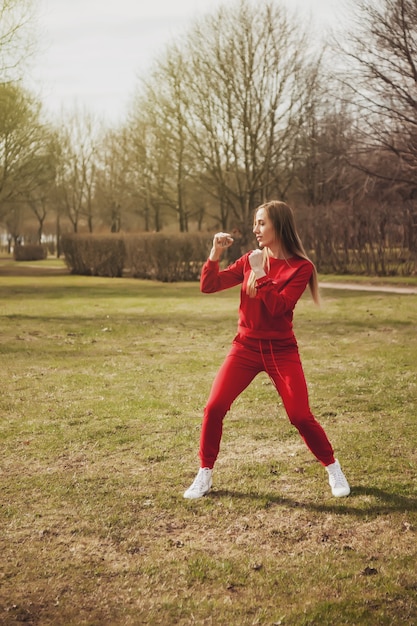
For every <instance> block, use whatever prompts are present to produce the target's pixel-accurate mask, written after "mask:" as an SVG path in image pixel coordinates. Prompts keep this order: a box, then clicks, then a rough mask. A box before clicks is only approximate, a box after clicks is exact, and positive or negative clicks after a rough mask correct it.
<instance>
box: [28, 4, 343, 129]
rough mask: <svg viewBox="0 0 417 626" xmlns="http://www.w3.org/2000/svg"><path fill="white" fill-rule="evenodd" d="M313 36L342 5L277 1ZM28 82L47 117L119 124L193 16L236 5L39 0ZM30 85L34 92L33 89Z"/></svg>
mask: <svg viewBox="0 0 417 626" xmlns="http://www.w3.org/2000/svg"><path fill="white" fill-rule="evenodd" d="M277 2H281V3H282V4H284V5H286V6H287V7H289V8H290V10H296V11H297V15H299V16H300V19H305V20H307V23H308V24H311V23H312V22H314V23H315V24H316V27H317V28H318V29H319V30H324V29H326V28H327V27H329V26H332V25H333V24H335V23H336V21H337V20H338V17H339V16H338V5H339V8H340V0H277ZM39 4H40V8H39V11H38V18H37V20H38V21H37V30H38V36H39V41H40V46H39V47H40V49H39V52H38V54H37V55H36V57H35V60H34V61H33V62H32V70H31V72H30V77H31V78H30V80H31V83H32V84H33V86H34V87H35V88H36V92H37V93H38V94H39V97H40V99H41V100H42V102H43V103H44V106H45V109H46V111H47V112H48V113H49V114H52V115H53V116H56V117H58V118H59V116H60V115H61V114H62V112H63V111H71V110H73V109H74V108H78V109H81V110H88V111H90V112H91V113H93V114H97V116H99V117H100V118H102V119H104V120H105V121H107V122H110V123H116V124H117V122H119V121H121V120H122V118H123V115H124V113H125V112H126V110H127V107H128V105H129V102H130V100H131V98H132V97H133V94H134V91H135V88H136V86H137V85H138V82H139V76H143V75H146V71H147V70H148V68H149V67H150V65H151V63H152V60H153V59H154V58H155V57H156V56H157V55H158V54H159V53H161V51H163V50H164V48H165V46H166V45H168V44H169V42H170V41H172V40H175V39H178V38H179V37H180V36H181V33H182V32H185V31H186V30H187V27H189V26H190V24H191V23H192V22H193V21H194V20H195V19H196V18H198V17H201V16H202V15H205V14H207V13H211V12H213V11H214V10H215V9H216V7H217V6H219V5H220V4H221V5H230V4H235V0H39ZM31 86H32V85H31Z"/></svg>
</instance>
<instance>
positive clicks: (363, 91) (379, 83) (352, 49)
mask: <svg viewBox="0 0 417 626" xmlns="http://www.w3.org/2000/svg"><path fill="white" fill-rule="evenodd" d="M356 6H357V10H358V20H357V27H356V30H355V32H353V33H351V35H350V41H349V44H348V45H347V46H345V49H344V54H345V57H346V58H348V59H350V60H351V71H350V74H349V75H348V77H347V79H346V82H347V83H348V84H349V86H350V88H351V90H352V91H353V93H354V94H355V100H356V102H357V104H358V107H359V110H360V125H359V127H360V129H361V131H362V142H361V144H360V145H359V146H358V148H359V149H357V150H356V151H355V153H354V154H352V161H354V162H355V165H356V166H359V167H361V168H362V170H363V171H365V172H367V173H368V174H370V175H372V176H378V177H379V178H382V179H385V180H386V181H389V182H390V183H391V184H392V185H394V186H396V187H397V188H398V186H399V185H400V186H402V194H401V195H402V202H401V200H400V204H403V203H405V204H406V205H407V213H408V223H409V227H410V233H409V235H408V241H409V242H410V245H411V248H410V250H411V251H412V252H414V253H415V254H417V202H416V197H417V185H416V180H415V170H416V167H417V96H416V88H417V3H416V2H415V0H380V1H376V0H373V1H365V0H356ZM375 150H378V153H379V154H381V153H383V152H385V153H386V154H387V155H391V156H392V157H394V159H393V158H390V159H387V158H378V159H372V158H370V155H372V154H373V153H374V152H375ZM387 161H389V167H388V168H387V167H384V166H383V167H381V165H382V164H386V163H387ZM376 166H379V167H376ZM399 199H400V198H399ZM400 212H401V209H400Z"/></svg>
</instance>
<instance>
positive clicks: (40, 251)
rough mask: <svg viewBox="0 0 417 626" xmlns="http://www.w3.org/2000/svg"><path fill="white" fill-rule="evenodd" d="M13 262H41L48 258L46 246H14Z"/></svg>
mask: <svg viewBox="0 0 417 626" xmlns="http://www.w3.org/2000/svg"><path fill="white" fill-rule="evenodd" d="M13 256H14V259H15V261H43V259H46V257H47V256H48V249H47V246H42V245H35V244H26V245H23V246H15V247H14V250H13Z"/></svg>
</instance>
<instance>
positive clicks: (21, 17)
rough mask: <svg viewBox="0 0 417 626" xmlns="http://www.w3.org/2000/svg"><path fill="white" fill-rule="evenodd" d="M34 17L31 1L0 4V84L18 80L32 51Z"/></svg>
mask: <svg viewBox="0 0 417 626" xmlns="http://www.w3.org/2000/svg"><path fill="white" fill-rule="evenodd" d="M34 15H35V14H34V9H33V1H32V0H1V2H0V84H1V83H6V82H10V81H11V80H16V79H17V78H19V76H20V74H21V72H22V69H23V67H24V62H25V60H26V59H27V58H28V57H29V56H30V55H31V54H32V53H33V51H34V47H35V38H34V29H33V25H34Z"/></svg>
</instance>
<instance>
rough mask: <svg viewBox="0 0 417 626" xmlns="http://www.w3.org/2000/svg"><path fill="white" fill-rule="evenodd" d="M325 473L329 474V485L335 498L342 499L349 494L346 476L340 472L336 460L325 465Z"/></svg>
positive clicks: (340, 469)
mask: <svg viewBox="0 0 417 626" xmlns="http://www.w3.org/2000/svg"><path fill="white" fill-rule="evenodd" d="M326 470H327V473H328V474H329V485H330V487H331V490H332V494H333V495H334V496H335V497H336V498H344V497H345V496H348V495H349V494H350V487H349V483H348V481H347V480H346V476H345V475H344V473H343V472H342V468H341V467H340V463H339V461H338V460H337V459H336V461H335V462H334V463H332V464H331V465H326Z"/></svg>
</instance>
